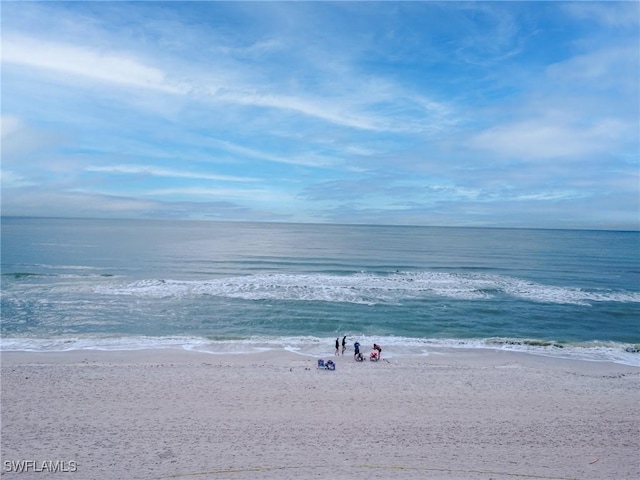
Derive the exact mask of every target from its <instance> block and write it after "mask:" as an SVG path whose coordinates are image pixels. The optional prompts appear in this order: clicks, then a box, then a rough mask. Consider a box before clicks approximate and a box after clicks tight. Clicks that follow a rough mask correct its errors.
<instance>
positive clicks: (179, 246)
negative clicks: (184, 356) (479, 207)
mask: <svg viewBox="0 0 640 480" xmlns="http://www.w3.org/2000/svg"><path fill="white" fill-rule="evenodd" d="M1 227H2V231H1V238H2V251H1V254H2V267H1V270H2V285H1V308H2V310H1V314H2V322H1V323H0V326H1V341H0V348H1V349H2V350H3V351H66V350H78V349H101V350H132V349H145V348H165V347H171V348H176V347H177V348H185V349H189V350H197V351H203V352H210V353H212V354H217V353H231V354H243V353H248V352H257V351H263V350H279V349H280V350H282V349H284V350H289V351H292V352H296V353H299V354H300V355H308V356H322V355H333V350H334V343H335V339H336V338H337V337H339V338H340V339H342V337H343V336H345V335H346V336H347V343H348V345H349V347H350V348H349V350H350V351H352V347H351V346H352V344H353V342H354V341H359V342H360V343H361V344H362V345H363V347H364V349H365V351H367V349H368V348H370V347H369V345H373V343H374V342H375V343H378V344H380V345H382V347H383V352H384V356H385V357H386V358H392V357H400V356H407V355H409V356H422V355H432V354H437V353H438V352H443V351H446V352H448V353H447V354H451V352H454V354H455V352H456V351H457V350H456V349H459V348H465V349H469V348H470V349H499V350H515V351H525V352H529V353H531V354H536V355H545V356H555V357H562V358H574V359H580V360H591V361H612V362H617V363H622V364H627V365H635V366H640V353H639V352H638V350H639V349H640V232H621V231H576V230H537V229H531V230H529V229H491V228H457V227H456V228H453V227H452V228H448V227H447V228H444V227H412V226H378V225H324V224H323V225H319V224H285V223H241V222H215V221H211V222H197V221H177V220H176V221H170V220H91V219H51V218H46V219H45V218H19V217H4V218H2V223H1Z"/></svg>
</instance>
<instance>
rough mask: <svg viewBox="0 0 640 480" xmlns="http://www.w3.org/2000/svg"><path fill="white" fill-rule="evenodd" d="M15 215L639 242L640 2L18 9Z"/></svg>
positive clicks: (7, 132) (11, 22)
mask: <svg viewBox="0 0 640 480" xmlns="http://www.w3.org/2000/svg"><path fill="white" fill-rule="evenodd" d="M1 22H2V24H1V27H2V30H1V39H2V52H1V59H2V65H1V67H2V168H1V186H2V205H1V208H2V215H11V216H15V215H17V216H53V217H95V218H101V217H107V218H133V219H146V218H164V219H198V220H232V221H259V222H302V223H307V222H312V223H343V224H388V225H439V226H476V227H508V228H509V227H514V228H526V227H532V228H572V229H573V228H585V229H622V230H638V229H640V178H639V173H640V158H639V157H640V120H639V119H640V93H639V83H640V66H639V63H640V3H638V2H634V1H632V2H567V3H563V2H474V3H467V2H445V3H438V2H396V1H388V2H282V3H281V2H115V1H114V2H89V1H84V2H68V3H67V2H11V1H3V2H2V5H1Z"/></svg>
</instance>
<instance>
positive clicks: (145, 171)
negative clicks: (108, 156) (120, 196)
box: [85, 165, 260, 182]
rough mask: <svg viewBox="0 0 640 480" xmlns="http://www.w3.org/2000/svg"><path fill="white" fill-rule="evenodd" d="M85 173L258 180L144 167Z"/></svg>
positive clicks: (105, 168) (89, 169) (104, 168)
mask: <svg viewBox="0 0 640 480" xmlns="http://www.w3.org/2000/svg"><path fill="white" fill-rule="evenodd" d="M85 171H87V172H99V173H113V174H125V175H149V176H154V177H168V178H190V179H197V180H216V181H222V182H257V181H259V180H260V179H258V178H253V177H238V176H234V175H218V174H212V173H198V172H190V171H185V170H174V169H166V168H157V167H152V166H144V165H109V166H99V165H93V166H88V167H86V168H85Z"/></svg>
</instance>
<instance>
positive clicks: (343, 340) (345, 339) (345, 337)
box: [342, 335, 347, 355]
mask: <svg viewBox="0 0 640 480" xmlns="http://www.w3.org/2000/svg"><path fill="white" fill-rule="evenodd" d="M346 350H347V336H346V335H345V336H344V337H342V355H344V352H345V351H346Z"/></svg>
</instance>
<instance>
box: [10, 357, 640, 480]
mask: <svg viewBox="0 0 640 480" xmlns="http://www.w3.org/2000/svg"><path fill="white" fill-rule="evenodd" d="M325 358H331V359H333V360H334V361H335V362H336V365H337V368H336V370H335V371H323V370H318V369H317V368H316V358H311V357H305V356H301V355H296V354H293V353H290V352H265V353H260V354H245V355H212V354H204V353H196V352H189V351H183V350H158V351H138V352H98V351H75V352H66V353H26V352H22V353H18V352H3V353H2V354H1V360H2V367H1V368H2V376H1V380H2V397H1V398H2V405H1V407H2V417H1V420H2V429H1V433H2V439H1V447H2V452H1V453H2V478H7V479H9V478H20V479H28V478H78V479H172V478H175V479H180V478H184V479H191V478H198V479H209V478H210V479H239V480H241V479H289V478H291V479H293V478H296V479H301V478H304V479H316V478H317V479H356V478H361V479H440V478H441V479H471V480H473V479H486V480H489V479H495V480H503V479H529V478H531V479H570V478H572V479H617V480H623V479H630V480H631V479H637V478H640V368H637V367H630V366H623V365H616V364H610V363H595V362H579V361H569V360H558V359H550V358H544V357H537V356H532V355H526V354H517V353H513V352H503V351H466V350H460V351H443V352H438V353H432V354H430V355H428V356H425V357H412V358H408V357H404V358H403V357H398V358H396V357H393V358H390V359H383V360H382V361H380V362H377V363H373V362H368V361H366V362H363V363H356V362H354V361H353V357H352V356H350V355H349V354H347V356H345V357H325ZM20 469H22V470H23V471H24V470H27V471H26V472H24V473H17V472H16V471H17V470H20Z"/></svg>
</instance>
